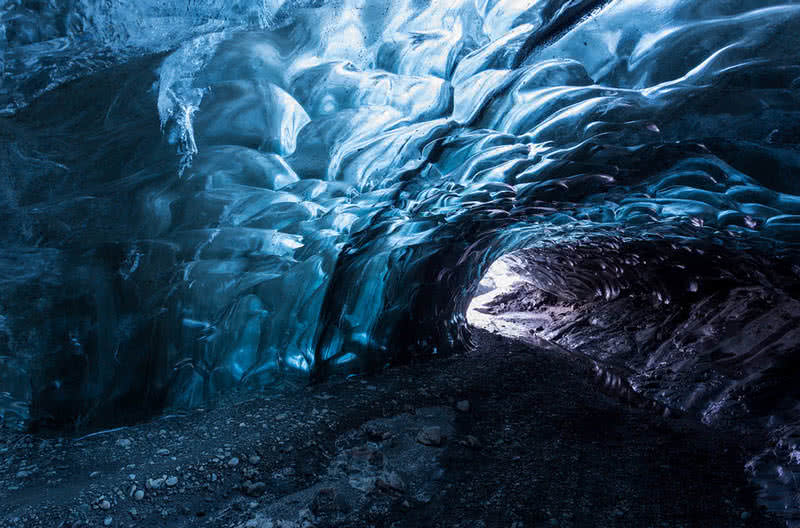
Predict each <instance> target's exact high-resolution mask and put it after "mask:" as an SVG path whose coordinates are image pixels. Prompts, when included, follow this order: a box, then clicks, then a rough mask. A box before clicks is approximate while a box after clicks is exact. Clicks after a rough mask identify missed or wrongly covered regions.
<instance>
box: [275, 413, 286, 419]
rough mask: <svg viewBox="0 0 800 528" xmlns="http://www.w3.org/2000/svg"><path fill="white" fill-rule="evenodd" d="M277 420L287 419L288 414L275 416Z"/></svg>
mask: <svg viewBox="0 0 800 528" xmlns="http://www.w3.org/2000/svg"><path fill="white" fill-rule="evenodd" d="M275 419H276V420H285V419H286V413H281V414H279V415H277V416H275Z"/></svg>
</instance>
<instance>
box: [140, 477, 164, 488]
mask: <svg viewBox="0 0 800 528" xmlns="http://www.w3.org/2000/svg"><path fill="white" fill-rule="evenodd" d="M164 480H166V479H164V478H163V477H162V478H156V479H152V478H151V479H147V482H146V483H145V486H146V487H147V488H148V489H159V488H161V486H163V485H164Z"/></svg>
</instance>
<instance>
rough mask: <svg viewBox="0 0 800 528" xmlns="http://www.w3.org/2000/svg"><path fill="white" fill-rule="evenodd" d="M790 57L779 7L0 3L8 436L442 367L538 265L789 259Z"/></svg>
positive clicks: (2, 384) (790, 29)
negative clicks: (492, 274) (575, 258)
mask: <svg viewBox="0 0 800 528" xmlns="http://www.w3.org/2000/svg"><path fill="white" fill-rule="evenodd" d="M798 30H800V5H797V4H795V3H789V2H784V3H781V2H776V1H767V2H765V1H761V0H759V1H755V0H753V1H747V2H742V1H736V2H734V1H730V2H728V1H720V2H707V1H701V0H660V1H658V2H652V1H647V2H646V1H644V0H630V1H625V0H618V1H614V2H603V1H600V0H594V1H588V0H574V1H569V2H563V1H555V0H553V1H545V0H541V1H530V2H524V1H519V0H459V1H449V0H448V1H444V0H442V1H434V0H427V1H426V0H398V1H394V2H389V1H387V2H364V1H361V0H339V1H332V2H314V1H304V0H295V1H288V2H280V1H278V0H274V1H272V0H270V1H263V2H262V1H244V0H238V1H224V2H223V1H217V0H205V1H200V2H194V1H193V2H181V1H176V2H149V1H145V2H129V1H124V0H112V1H110V2H107V1H103V2H100V1H96V0H73V1H70V2H65V3H58V5H56V4H55V3H48V2H33V1H27V0H13V1H11V2H6V3H5V4H4V5H3V7H2V8H0V42H2V43H3V44H2V61H1V62H0V68H1V69H2V71H3V83H2V85H0V109H1V110H2V112H3V117H2V120H0V179H2V181H0V205H2V207H0V215H2V222H3V225H4V226H5V227H6V229H3V230H2V231H1V232H0V237H2V238H0V416H2V417H3V421H4V422H7V423H13V424H21V423H22V422H24V421H26V420H29V419H34V420H35V421H38V422H45V423H47V422H55V423H79V424H80V423H85V422H87V421H88V422H93V423H108V422H113V421H115V420H119V419H132V418H135V416H134V414H135V413H137V412H138V413H142V414H143V415H147V414H148V413H151V412H153V411H158V410H160V409H163V408H165V407H195V406H200V405H204V404H205V403H207V402H208V401H210V400H213V398H214V397H215V395H217V394H219V393H221V392H223V391H228V390H231V389H234V388H237V387H246V388H257V387H260V386H263V385H265V384H269V383H276V382H280V380H281V379H282V378H283V377H284V376H287V375H292V374H297V373H299V374H302V375H307V374H310V375H311V376H313V377H322V376H325V375H326V374H327V373H329V372H330V371H332V370H335V369H341V370H350V369H368V368H380V367H382V366H384V365H386V364H388V363H392V362H397V361H403V360H406V359H409V358H411V357H416V356H426V355H431V354H436V353H440V352H446V351H448V350H451V349H452V348H453V347H458V346H463V345H466V344H468V342H469V336H468V329H467V326H466V319H465V316H466V312H467V306H468V303H469V301H470V299H471V298H472V296H473V294H474V292H475V291H476V288H477V286H478V281H479V280H480V278H481V277H482V276H483V275H484V273H485V271H486V269H487V267H488V265H489V264H490V263H491V262H493V261H495V260H496V259H497V258H498V257H500V256H501V255H503V254H505V253H508V252H510V251H512V250H515V249H518V248H521V247H548V248H553V247H555V248H558V247H561V246H563V245H565V244H567V243H569V242H570V241H576V240H577V241H582V242H584V243H588V244H591V243H592V242H591V241H592V240H593V239H594V238H596V237H601V236H604V235H614V236H619V237H623V238H625V239H630V240H640V241H648V240H664V239H666V240H668V241H671V243H673V244H674V245H675V247H680V246H681V245H683V244H685V243H687V241H691V240H700V239H702V240H704V241H706V242H709V243H712V244H718V245H720V246H725V247H730V248H743V249H748V250H753V251H763V252H767V253H770V254H775V255H780V256H784V257H786V258H794V257H795V255H796V252H797V244H798V242H800V196H798V195H799V194H800V184H798V183H797V182H798V180H797V178H796V174H797V172H798V169H800V157H799V156H798V154H797V143H798V129H797V123H798V122H800V115H798V114H799V113H800V106H798V87H800V66H798V64H797V60H796V59H797V56H798V51H800V50H798V45H799V44H798V41H797V40H796V39H793V38H788V37H787V36H788V35H794V34H797V32H798Z"/></svg>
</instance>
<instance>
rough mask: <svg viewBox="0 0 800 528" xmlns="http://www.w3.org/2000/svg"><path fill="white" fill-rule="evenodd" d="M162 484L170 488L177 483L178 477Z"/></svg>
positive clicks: (170, 478)
mask: <svg viewBox="0 0 800 528" xmlns="http://www.w3.org/2000/svg"><path fill="white" fill-rule="evenodd" d="M164 483H165V484H166V485H167V486H168V487H170V488H171V487H173V486H175V485H176V484H177V483H178V477H174V476H173V477H169V478H168V479H167V480H166V481H165V482H164Z"/></svg>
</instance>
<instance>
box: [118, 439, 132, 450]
mask: <svg viewBox="0 0 800 528" xmlns="http://www.w3.org/2000/svg"><path fill="white" fill-rule="evenodd" d="M117 445H118V446H120V447H124V448H125V449H127V448H129V447H130V446H131V441H130V439H129V438H120V439H119V440H117Z"/></svg>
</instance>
